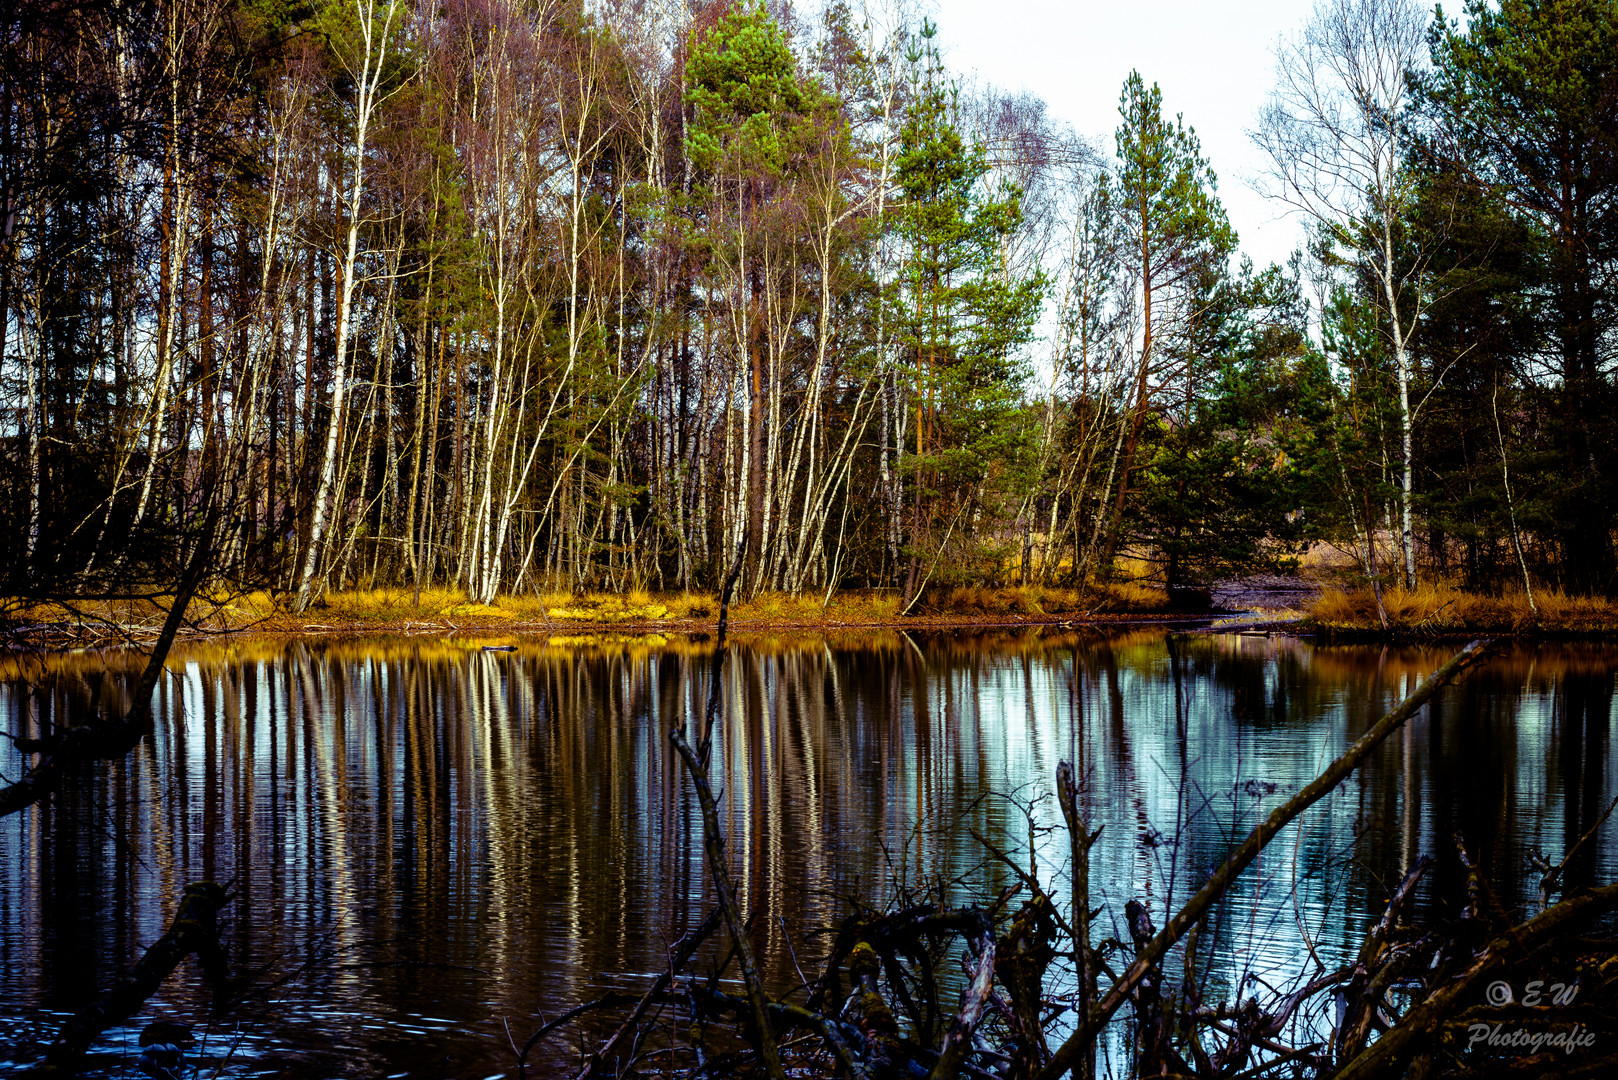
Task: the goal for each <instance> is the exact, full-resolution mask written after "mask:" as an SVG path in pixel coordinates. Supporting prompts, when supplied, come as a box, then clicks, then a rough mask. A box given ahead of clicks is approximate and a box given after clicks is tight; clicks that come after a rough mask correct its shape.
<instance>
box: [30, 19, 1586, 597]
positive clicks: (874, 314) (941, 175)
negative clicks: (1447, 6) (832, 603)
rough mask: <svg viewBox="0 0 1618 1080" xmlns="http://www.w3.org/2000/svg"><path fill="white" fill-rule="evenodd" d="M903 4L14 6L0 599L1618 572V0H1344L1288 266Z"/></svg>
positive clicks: (1295, 185) (1138, 127)
mask: <svg viewBox="0 0 1618 1080" xmlns="http://www.w3.org/2000/svg"><path fill="white" fill-rule="evenodd" d="M876 2H877V0H869V2H868V3H866V4H864V5H863V6H862V5H861V2H860V0H832V2H830V3H828V4H826V5H825V6H824V7H823V8H820V9H818V10H813V11H809V10H793V9H791V8H789V7H787V6H785V5H780V4H771V5H763V4H757V3H753V2H752V0H713V2H710V3H697V2H693V3H684V2H682V3H679V4H657V3H652V2H638V0H603V2H599V3H581V2H580V0H441V2H426V0H331V2H329V3H327V2H317V3H312V4H311V3H300V2H295V0H33V2H29V3H23V4H8V5H5V6H4V9H3V10H4V19H5V27H4V37H3V39H0V142H3V145H0V307H3V311H4V318H3V321H0V409H3V412H0V548H3V550H0V567H4V568H5V569H4V570H0V575H3V576H4V577H5V579H6V580H5V581H4V583H3V584H0V591H4V592H6V593H7V594H9V595H13V596H30V595H46V594H61V595H91V594H96V593H100V594H104V595H105V594H119V593H120V592H129V591H131V590H137V591H138V588H139V587H141V586H142V585H143V583H144V584H149V583H150V582H152V581H154V580H157V579H160V578H161V577H162V576H163V574H165V573H172V570H173V566H172V563H173V558H172V552H173V551H174V550H176V546H177V544H178V542H179V540H180V539H181V538H184V537H186V536H190V535H193V534H194V533H195V532H196V530H197V529H198V528H200V527H201V525H200V523H201V522H203V521H206V522H207V524H208V528H209V530H210V542H211V543H214V544H215V545H216V546H217V560H216V561H217V565H218V567H219V569H220V573H221V574H225V575H228V576H232V577H234V578H235V579H236V580H239V581H243V582H249V581H251V582H259V583H263V584H267V585H269V586H272V587H274V588H276V589H279V590H285V592H286V593H287V595H288V596H289V599H290V602H291V603H292V604H293V605H294V606H296V607H299V608H301V607H304V606H306V605H307V604H309V603H310V602H312V601H314V600H315V599H317V598H318V597H319V596H320V594H321V593H322V592H323V591H324V590H326V589H331V588H345V587H356V586H375V585H396V584H408V583H416V584H421V585H451V586H459V587H464V588H465V589H466V590H467V591H468V593H469V594H470V596H471V597H472V598H473V599H475V600H479V601H483V602H488V601H491V600H493V599H494V598H495V597H496V596H497V595H499V594H500V593H502V592H516V591H523V590H546V591H549V590H554V589H613V590H623V589H628V588H652V589H666V590H673V589H706V588H713V587H715V586H716V585H717V583H718V581H719V580H720V579H721V578H722V577H723V576H724V575H725V573H726V571H727V569H728V568H729V566H730V564H731V561H732V559H733V557H734V556H735V555H736V553H737V552H742V553H744V562H743V571H742V577H741V581H742V588H743V590H744V591H746V592H757V591H760V590H770V589H780V590H791V591H808V590H821V591H826V592H830V591H832V590H835V589H838V588H844V587H885V588H894V589H898V590H901V591H902V592H903V594H904V595H906V596H907V597H910V596H914V595H915V594H916V593H917V592H918V591H919V590H921V589H923V588H924V587H926V586H928V585H930V584H948V583H952V582H961V581H967V580H974V581H996V582H1010V581H1019V582H1028V583H1045V584H1078V583H1084V582H1089V581H1094V580H1098V579H1103V578H1105V577H1107V576H1108V575H1110V574H1113V573H1115V572H1116V571H1117V567H1118V566H1119V564H1120V560H1121V559H1122V558H1123V557H1124V556H1126V555H1127V556H1132V557H1134V558H1135V559H1139V560H1144V565H1146V566H1148V567H1149V568H1151V572H1152V573H1153V574H1155V575H1156V576H1157V577H1158V578H1159V579H1160V580H1162V581H1164V582H1165V583H1167V584H1169V585H1181V584H1196V583H1206V582H1208V581H1209V580H1211V579H1212V578H1213V577H1215V576H1218V575H1220V574H1225V573H1229V572H1232V571H1235V570H1239V569H1242V568H1245V567H1251V566H1255V565H1260V564H1262V563H1263V562H1265V561H1266V560H1273V559H1276V558H1278V557H1282V556H1284V555H1286V554H1287V553H1290V552H1295V551H1297V550H1300V548H1301V546H1302V545H1305V544H1309V543H1327V544H1332V545H1335V546H1337V547H1338V548H1340V549H1341V550H1342V551H1343V552H1345V553H1348V554H1350V555H1351V556H1352V557H1353V559H1354V560H1355V561H1356V563H1357V565H1358V566H1359V567H1360V569H1361V571H1362V572H1363V573H1364V574H1365V575H1366V576H1367V577H1368V578H1370V579H1372V580H1376V581H1379V582H1387V583H1390V584H1403V585H1405V586H1407V587H1414V586H1416V585H1418V584H1419V583H1420V582H1421V581H1423V580H1426V579H1430V578H1431V577H1433V576H1443V577H1446V578H1450V579H1456V580H1460V581H1463V582H1464V583H1465V584H1467V585H1468V586H1470V587H1473V588H1479V589H1494V588H1501V587H1511V586H1514V585H1515V584H1523V585H1527V584H1529V583H1530V582H1533V583H1545V584H1549V585H1552V586H1555V587H1560V588H1563V589H1566V590H1568V591H1572V592H1583V593H1608V594H1610V593H1612V592H1613V591H1614V589H1615V588H1618V577H1615V558H1614V511H1615V509H1618V486H1615V473H1618V430H1615V425H1618V421H1615V411H1618V410H1615V405H1618V401H1615V400H1614V376H1615V372H1614V365H1615V356H1614V346H1615V344H1618V329H1615V325H1614V318H1615V301H1618V214H1615V210H1618V207H1615V205H1614V203H1615V198H1618V196H1615V192H1618V2H1615V0H1503V2H1501V3H1483V2H1479V0H1472V2H1470V3H1468V5H1467V9H1466V11H1465V15H1464V18H1461V19H1455V18H1450V17H1446V16H1445V15H1444V13H1443V12H1441V11H1440V12H1439V13H1438V15H1437V17H1436V18H1433V17H1431V15H1430V13H1429V12H1427V11H1426V10H1424V9H1422V8H1420V7H1419V6H1418V5H1417V4H1415V3H1414V0H1323V2H1322V3H1321V4H1320V5H1319V6H1318V7H1317V8H1316V9H1315V11H1314V13H1313V15H1312V16H1311V17H1309V18H1308V19H1307V21H1306V24H1305V25H1304V26H1303V27H1302V28H1301V29H1299V30H1298V31H1297V32H1295V33H1293V34H1291V35H1289V36H1287V37H1285V38H1283V40H1282V42H1281V44H1280V45H1279V47H1278V51H1277V69H1276V79H1277V82H1276V88H1275V91H1274V94H1273V96H1272V98H1271V101H1270V104H1269V106H1268V107H1267V108H1266V109H1265V111H1264V112H1263V113H1262V114H1261V115H1260V116H1258V117H1256V118H1255V119H1254V132H1253V135H1254V138H1255V139H1256V140H1257V141H1258V143H1259V145H1260V146H1261V147H1262V148H1263V150H1265V151H1266V152H1267V156H1268V159H1269V160H1270V161H1271V163H1272V165H1273V168H1272V170H1271V172H1270V175H1269V176H1268V177H1266V183H1267V184H1268V186H1269V189H1270V193H1271V194H1273V195H1274V196H1275V197H1276V198H1277V200H1278V207H1281V206H1283V205H1285V206H1290V207H1291V208H1293V209H1295V210H1297V211H1298V212H1300V213H1302V214H1303V215H1305V217H1306V218H1307V220H1309V221H1310V223H1311V233H1310V235H1311V237H1312V241H1311V243H1310V244H1309V246H1308V248H1307V249H1306V250H1303V251H1300V252H1298V253H1297V255H1296V256H1295V257H1294V258H1293V259H1292V260H1291V261H1290V262H1289V263H1288V265H1287V266H1284V267H1282V266H1270V267H1267V268H1263V269H1259V268H1255V267H1253V266H1252V265H1251V263H1250V262H1249V261H1247V260H1245V259H1242V258H1240V255H1239V248H1238V239H1237V236H1236V234H1235V232H1234V231H1233V230H1232V228H1231V227H1230V224H1229V222H1228V220H1227V219H1226V216H1225V213H1224V210H1223V208H1222V207H1221V205H1220V202H1219V197H1218V186H1217V179H1216V176H1215V173H1214V170H1213V169H1212V168H1211V166H1210V164H1209V162H1208V161H1207V160H1206V159H1205V158H1204V157H1203V154H1202V151H1201V148H1200V144H1199V142H1198V140H1197V137H1196V134H1195V130H1194V127H1193V122H1194V119H1195V117H1182V116H1180V115H1179V114H1174V115H1171V114H1170V113H1168V112H1167V111H1166V108H1167V107H1166V105H1165V103H1164V102H1163V100H1162V96H1161V94H1160V93H1159V91H1158V89H1157V87H1156V86H1155V85H1153V84H1151V83H1150V82H1149V80H1148V79H1146V78H1143V77H1142V76H1140V75H1138V74H1137V75H1132V76H1131V77H1130V78H1129V80H1128V81H1127V82H1126V84H1125V85H1124V87H1123V88H1122V92H1121V95H1120V100H1119V106H1118V120H1117V130H1116V134H1115V137H1114V139H1113V140H1111V144H1110V145H1106V146H1103V145H1100V144H1097V143H1094V142H1091V141H1088V140H1086V139H1084V138H1081V137H1079V136H1077V135H1076V134H1074V133H1073V131H1071V130H1070V129H1068V128H1067V127H1065V126H1064V125H1063V124H1061V123H1059V122H1057V121H1056V120H1055V119H1053V118H1052V117H1050V116H1049V115H1048V114H1047V112H1046V110H1045V107H1044V105H1043V103H1042V102H1040V101H1038V100H1037V99H1034V98H1031V97H1029V96H1027V95H1018V94H1006V93H1001V92H998V91H995V90H994V89H993V88H985V87H981V86H977V85H974V84H971V83H968V82H965V81H963V80H962V79H961V78H960V77H959V76H958V75H955V74H952V73H951V72H950V71H948V70H947V68H946V67H945V65H944V63H943V60H942V59H941V57H940V53H939V50H938V48H937V45H936V39H935V31H934V28H933V27H932V25H931V24H930V23H928V22H927V21H926V20H925V19H924V18H922V17H921V16H920V15H919V13H918V12H917V11H914V10H912V9H911V8H909V7H908V6H906V4H907V0H891V2H890V3H888V4H887V6H883V7H877V6H874V5H875V4H876Z"/></svg>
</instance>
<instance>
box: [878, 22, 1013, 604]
mask: <svg viewBox="0 0 1618 1080" xmlns="http://www.w3.org/2000/svg"><path fill="white" fill-rule="evenodd" d="M936 32H937V30H936V27H934V26H933V24H932V23H930V22H927V23H923V27H922V31H921V38H920V41H919V42H918V43H917V44H916V46H915V48H914V49H913V50H912V52H911V54H910V56H909V60H910V63H911V65H912V71H913V91H912V93H913V97H912V100H911V102H910V106H909V110H908V113H907V115H906V117H905V121H904V124H903V126H902V128H901V129H900V134H899V141H900V150H899V154H898V156H897V159H896V161H895V178H896V180H897V183H898V187H899V190H900V198H901V203H900V206H899V208H898V213H897V215H896V217H897V232H898V235H899V236H900V238H901V241H902V243H903V244H904V248H905V252H906V256H905V261H904V264H903V267H902V269H901V271H900V274H899V282H898V291H897V294H896V295H895V297H894V304H895V311H894V317H893V324H894V325H895V327H897V328H898V329H899V332H898V334H897V341H898V344H899V347H900V349H901V350H902V353H903V357H904V361H905V363H906V365H907V367H908V370H909V374H910V377H911V391H912V403H913V406H914V423H915V431H914V441H913V442H912V443H911V444H910V445H911V446H912V447H913V451H912V452H911V453H910V454H908V455H907V457H906V458H905V460H904V466H905V468H906V471H907V473H908V476H909V479H910V484H911V490H910V502H911V506H910V521H909V540H910V542H909V552H908V569H907V571H906V577H905V598H906V603H907V604H908V603H909V602H911V601H913V600H914V599H915V597H916V595H917V594H918V593H919V591H920V589H921V588H922V587H923V586H924V585H925V584H926V580H927V578H928V576H929V575H930V573H931V570H932V568H933V566H934V565H936V562H937V560H938V558H939V557H940V556H941V554H942V551H943V549H944V548H945V547H946V546H947V544H948V543H949V539H950V537H951V536H952V535H954V534H955V533H956V532H957V531H960V530H962V528H963V525H964V528H965V529H967V530H970V528H971V524H972V522H971V515H972V514H973V513H974V512H975V511H976V510H977V509H980V508H981V506H982V502H983V500H984V499H985V498H986V497H987V495H988V492H987V490H986V489H987V487H988V482H989V481H990V480H991V479H993V478H994V477H993V476H992V470H993V469H994V468H995V466H996V463H999V467H1001V468H1005V467H1007V466H1008V465H1014V463H1016V462H1017V460H1018V459H1019V457H1020V456H1021V454H1020V450H1021V448H1022V446H1023V443H1024V441H1025V435H1024V432H1023V430H1022V426H1021V425H1019V424H1018V423H1017V418H1018V416H1019V413H1018V405H1019V403H1020V399H1021V392H1022V388H1023V385H1024V383H1025V381H1026V379H1027V370H1026V367H1025V365H1024V363H1023V361H1022V360H1021V358H1020V357H1019V355H1018V349H1019V347H1020V346H1022V345H1024V344H1026V343H1027V342H1028V341H1029V340H1030V339H1031V338H1032V336H1033V328H1034V322H1035V320H1036V319H1037V317H1038V312H1039V306H1040V302H1041V300H1042V298H1043V295H1044V292H1045V279H1044V277H1043V275H1041V274H1038V273H1035V274H1032V275H1029V276H1027V277H1021V278H1018V277H1014V276H1013V275H1012V274H1011V273H1010V272H1009V271H1008V269H1007V268H1006V266H1005V265H1004V263H1003V260H1002V259H1001V251H1002V245H1003V243H1004V241H1005V240H1006V239H1007V238H1008V237H1010V236H1011V235H1012V234H1013V233H1014V232H1015V231H1016V229H1017V228H1018V226H1019V224H1020V223H1021V220H1022V209H1021V205H1020V193H1019V192H1018V191H1017V190H1016V189H1015V188H1010V187H1004V186H1002V187H1000V188H998V189H996V190H993V191H989V190H985V184H984V178H985V176H986V175H987V173H988V171H989V166H988V163H987V160H986V158H985V155H984V152H983V149H982V147H980V146H976V145H970V144H968V143H967V142H966V141H965V140H964V139H963V138H962V137H961V132H960V126H959V110H958V107H957V100H956V91H955V89H954V88H953V87H952V86H950V85H949V84H948V83H947V81H946V79H945V74H944V70H943V65H942V63H941V61H940V60H939V56H938V49H937V46H936V45H935V44H934V41H933V38H934V35H935V34H936ZM946 507H953V511H952V512H947V511H946ZM963 519H964V520H963Z"/></svg>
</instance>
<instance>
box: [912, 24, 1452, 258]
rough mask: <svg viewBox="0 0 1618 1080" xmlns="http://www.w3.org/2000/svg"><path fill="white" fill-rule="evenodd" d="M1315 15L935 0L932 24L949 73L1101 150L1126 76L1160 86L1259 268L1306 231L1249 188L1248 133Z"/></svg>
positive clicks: (1257, 163) (1254, 167)
mask: <svg viewBox="0 0 1618 1080" xmlns="http://www.w3.org/2000/svg"><path fill="white" fill-rule="evenodd" d="M1451 6H1454V7H1459V6H1460V5H1459V4H1454V5H1451ZM1313 9H1314V3H1313V0H1241V2H1237V0H1153V2H1151V3H1149V4H1148V3H1144V2H1141V0H1069V2H1066V3H1063V2H1060V0H937V11H936V15H935V16H934V17H935V20H936V21H937V23H938V39H939V42H940V45H941V46H942V48H943V50H944V55H945V62H946V63H947V64H948V65H949V67H950V68H951V69H953V70H955V71H957V72H960V73H963V74H965V73H967V72H972V71H975V72H976V73H977V75H978V77H979V78H980V79H981V80H982V81H985V82H990V83H993V84H995V85H997V86H1001V87H1004V88H1006V89H1008V90H1017V89H1023V90H1027V91H1029V92H1030V93H1032V94H1035V95H1037V96H1039V97H1041V98H1043V99H1044V100H1045V101H1046V103H1047V104H1048V105H1049V108H1050V113H1051V115H1052V116H1053V117H1055V118H1056V119H1059V120H1064V121H1066V122H1067V123H1068V124H1071V125H1072V126H1073V127H1074V128H1075V129H1076V130H1078V131H1079V133H1080V134H1083V135H1086V136H1089V137H1090V138H1092V139H1095V140H1097V141H1098V143H1099V144H1100V147H1101V149H1102V150H1104V151H1105V152H1107V153H1108V154H1110V153H1111V152H1112V148H1113V131H1114V130H1115V129H1116V128H1117V126H1118V92H1119V91H1120V90H1121V89H1122V87H1123V84H1124V78H1125V77H1126V76H1127V75H1128V74H1129V72H1130V70H1131V69H1138V70H1139V71H1140V73H1141V77H1142V78H1144V79H1145V80H1146V83H1147V85H1148V86H1149V85H1151V84H1152V83H1154V82H1155V83H1157V84H1158V85H1159V86H1160V87H1162V90H1163V110H1164V112H1165V113H1167V114H1168V115H1170V116H1172V115H1174V114H1175V113H1181V114H1183V115H1184V117H1185V122H1186V123H1187V124H1190V125H1191V126H1193V127H1195V128H1196V130H1197V135H1198V136H1199V137H1200V138H1201V140H1202V153H1203V156H1204V157H1206V158H1207V159H1208V162H1209V164H1210V165H1212V167H1213V170H1214V172H1215V173H1216V174H1218V177H1219V196H1220V199H1221V200H1222V201H1223V202H1224V204H1225V211H1226V213H1227V214H1228V215H1229V216H1230V222H1231V224H1232V225H1233V226H1235V228H1236V232H1237V233H1238V235H1239V236H1240V238H1241V249H1242V251H1244V252H1246V253H1247V254H1249V255H1251V256H1252V257H1253V261H1254V262H1255V263H1257V264H1258V265H1259V266H1263V265H1264V264H1266V263H1268V262H1279V261H1283V260H1285V259H1286V257H1287V256H1288V255H1289V254H1290V253H1291V251H1292V250H1293V248H1295V247H1297V246H1299V245H1300V244H1301V242H1302V227H1301V225H1300V223H1299V221H1298V219H1297V218H1296V217H1295V216H1294V217H1285V218H1283V217H1281V215H1282V212H1283V208H1282V207H1281V206H1280V205H1279V204H1275V203H1272V202H1270V201H1269V200H1267V199H1265V198H1263V197H1261V196H1260V195H1258V194H1257V193H1256V192H1255V191H1254V190H1253V188H1252V186H1251V185H1250V183H1249V180H1250V178H1251V177H1253V176H1254V175H1255V174H1257V173H1258V172H1259V171H1260V170H1261V169H1262V168H1263V158H1262V157H1261V155H1259V153H1258V152H1257V150H1256V149H1255V148H1254V147H1253V145H1252V143H1251V141H1250V140H1249V139H1248V138H1247V130H1248V129H1249V128H1251V127H1252V126H1253V124H1254V120H1255V117H1256V114H1257V112H1258V109H1259V107H1260V106H1261V105H1262V104H1263V102H1264V100H1265V99H1266V98H1267V97H1268V95H1269V92H1270V89H1271V87H1272V85H1273V83H1274V75H1273V70H1274V68H1273V64H1274V60H1273V57H1274V48H1275V43H1276V41H1277V39H1278V38H1280V36H1281V35H1282V34H1287V35H1291V34H1293V33H1295V32H1296V31H1297V30H1299V29H1300V28H1301V27H1302V26H1303V24H1304V23H1305V22H1306V21H1307V20H1308V18H1309V16H1310V14H1311V12H1312V11H1313Z"/></svg>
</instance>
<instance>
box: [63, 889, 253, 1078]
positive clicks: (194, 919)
mask: <svg viewBox="0 0 1618 1080" xmlns="http://www.w3.org/2000/svg"><path fill="white" fill-rule="evenodd" d="M229 900H230V894H229V893H228V892H226V891H225V888H224V887H223V886H221V885H216V884H214V883H213V882H211V881H200V882H197V883H196V884H194V885H188V886H186V889H185V894H184V895H183V896H182V897H181V899H180V906H179V908H178V909H177V910H176V911H175V912H174V920H173V921H172V922H170V923H169V928H168V932H167V933H165V934H164V935H163V936H162V937H160V938H158V939H157V940H156V941H155V942H153V943H152V947H151V948H149V949H147V950H146V952H145V953H144V954H143V955H142V956H141V958H140V960H139V961H138V962H136V964H135V966H134V967H133V968H131V969H130V972H129V974H127V975H125V976H124V977H123V978H121V979H119V980H118V981H117V982H116V983H114V984H113V985H112V987H111V988H110V989H109V990H107V992H106V993H104V994H102V995H101V997H99V998H98V999H97V1000H96V1002H95V1003H94V1004H93V1005H90V1006H89V1007H88V1008H85V1009H83V1010H81V1011H80V1012H79V1013H78V1014H77V1015H75V1016H74V1017H73V1018H72V1019H71V1020H69V1021H68V1022H67V1023H66V1024H63V1025H62V1030H61V1031H59V1032H58V1033H57V1035H56V1041H55V1042H53V1043H52V1044H51V1046H50V1049H49V1050H48V1051H46V1054H45V1060H44V1061H43V1062H42V1063H41V1064H40V1065H39V1066H38V1067H37V1068H36V1069H35V1070H34V1075H35V1076H77V1075H78V1073H79V1059H80V1058H82V1057H84V1054H85V1051H87V1050H88V1049H89V1048H90V1044H91V1043H92V1042H94V1041H95V1038H96V1036H97V1035H100V1034H101V1033H102V1032H103V1031H105V1030H107V1028H109V1027H113V1026H114V1025H116V1024H120V1023H123V1022H124V1021H125V1020H127V1019H129V1018H130V1017H131V1016H133V1015H134V1014H135V1012H136V1011H137V1010H139V1009H140V1007H141V1006H142V1005H144V1004H146V999H147V998H149V997H151V996H152V995H153V994H154V993H156V992H157V988H158V987H159V986H161V985H162V984H163V980H164V979H166V978H168V976H169V973H170V972H172V971H173V970H174V969H175V968H176V967H178V966H179V965H180V961H182V960H184V959H185V958H186V957H188V956H191V955H193V954H195V955H196V957H197V959H198V960H199V961H200V962H201V964H202V967H203V970H204V971H205V972H207V974H208V978H209V980H210V981H211V982H212V983H213V988H214V1000H215V1003H216V1007H217V1005H218V1004H219V1003H222V1002H224V1001H225V1000H226V999H227V998H228V996H229V984H228V979H227V978H226V971H225V958H224V952H223V950H221V948H220V946H219V934H218V928H217V926H216V923H215V919H216V917H217V916H218V914H219V909H220V908H222V907H224V906H225V904H226V903H227V902H228V901H229Z"/></svg>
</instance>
